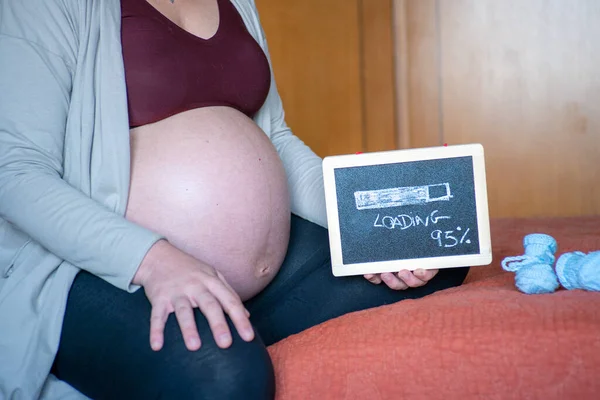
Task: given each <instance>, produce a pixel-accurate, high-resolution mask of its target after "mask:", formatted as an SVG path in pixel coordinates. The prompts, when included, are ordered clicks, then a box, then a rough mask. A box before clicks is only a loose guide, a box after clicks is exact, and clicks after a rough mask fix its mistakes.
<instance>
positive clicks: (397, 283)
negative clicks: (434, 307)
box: [365, 269, 439, 290]
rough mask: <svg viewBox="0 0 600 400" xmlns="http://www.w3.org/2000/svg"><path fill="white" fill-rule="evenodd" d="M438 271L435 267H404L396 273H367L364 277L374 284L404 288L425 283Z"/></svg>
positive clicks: (398, 288)
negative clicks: (407, 268)
mask: <svg viewBox="0 0 600 400" xmlns="http://www.w3.org/2000/svg"><path fill="white" fill-rule="evenodd" d="M438 271H439V270H437V269H417V270H415V271H412V272H411V271H408V270H406V269H404V270H402V271H400V272H397V273H392V272H384V273H382V274H368V275H365V279H366V280H368V281H369V282H371V283H373V284H375V285H379V284H380V283H381V282H384V283H385V284H386V285H388V286H389V287H390V288H391V289H394V290H405V289H408V288H416V287H420V286H423V285H425V284H426V283H427V282H429V281H430V280H431V279H432V278H433V277H434V276H435V275H436V274H437V273H438Z"/></svg>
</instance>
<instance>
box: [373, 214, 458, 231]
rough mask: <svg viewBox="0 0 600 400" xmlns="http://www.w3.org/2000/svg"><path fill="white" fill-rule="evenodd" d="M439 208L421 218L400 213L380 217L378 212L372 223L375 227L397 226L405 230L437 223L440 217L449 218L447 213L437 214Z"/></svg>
mask: <svg viewBox="0 0 600 400" xmlns="http://www.w3.org/2000/svg"><path fill="white" fill-rule="evenodd" d="M438 213H439V210H434V211H432V212H431V213H430V214H429V215H427V216H426V217H425V219H423V218H421V217H420V216H419V215H415V216H412V215H409V214H402V215H397V216H395V217H391V216H387V215H386V216H384V217H380V215H379V214H377V217H375V223H374V224H373V226H374V227H377V228H387V229H396V228H399V229H400V230H405V229H408V228H411V227H416V226H419V225H422V226H425V227H427V226H429V224H430V223H432V224H437V223H438V221H439V220H441V219H450V217H449V216H447V215H438Z"/></svg>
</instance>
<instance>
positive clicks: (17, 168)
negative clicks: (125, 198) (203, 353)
mask: <svg viewBox="0 0 600 400" xmlns="http://www.w3.org/2000/svg"><path fill="white" fill-rule="evenodd" d="M26 3H27V2H26ZM1 4H2V6H6V4H7V3H1ZM12 4H17V3H16V2H15V3H12ZM0 11H4V10H0ZM12 11H14V10H12ZM27 17H31V14H29V15H27ZM0 22H2V21H0ZM29 23H31V22H29ZM0 26H2V24H0ZM6 26H7V25H4V26H3V27H2V30H1V31H0V60H2V61H1V62H0V93H1V95H0V217H1V218H3V219H4V220H6V221H8V222H9V223H10V224H12V225H13V226H14V227H16V228H17V229H18V230H20V231H22V232H25V233H26V234H27V235H29V236H30V237H31V238H32V239H33V240H35V241H37V242H38V243H39V244H41V245H42V246H43V247H44V248H46V249H47V250H48V251H50V252H51V253H53V254H54V255H56V256H58V257H60V258H61V259H63V260H66V261H68V262H70V263H71V264H73V265H75V266H76V267H78V268H81V269H85V270H88V271H89V272H91V273H93V274H95V275H97V276H99V277H101V278H103V279H105V280H106V281H108V282H109V283H111V284H113V285H115V286H117V287H119V288H121V289H124V290H128V291H134V290H136V289H137V288H138V287H137V286H134V285H131V280H132V278H133V276H134V275H135V272H136V271H137V268H138V267H139V264H140V263H141V261H142V259H143V257H144V256H145V254H146V252H147V251H148V249H149V248H150V247H151V246H152V245H153V244H154V243H155V242H156V241H157V240H159V239H160V236H159V235H157V234H156V233H153V232H151V231H148V230H146V229H144V228H142V227H140V226H137V225H135V224H133V223H131V222H130V221H127V220H126V219H125V218H124V217H123V216H121V215H119V214H117V213H115V212H113V211H112V210H109V209H108V208H107V207H105V206H103V205H102V204H101V203H99V202H97V201H96V200H93V199H92V198H90V196H88V195H86V194H84V192H83V191H81V190H79V189H78V188H75V187H73V186H71V185H70V184H69V183H67V182H66V181H65V180H64V179H62V175H63V152H64V151H65V149H64V139H65V130H66V123H67V115H68V110H69V104H70V94H71V89H72V78H73V68H74V65H73V64H74V62H73V63H71V61H72V60H71V59H70V58H69V55H68V54H57V53H56V52H55V51H52V50H49V48H52V47H51V46H49V47H46V46H42V45H40V44H39V43H35V42H32V41H31V40H28V39H25V38H23V37H16V36H13V35H11V34H10V33H12V32H10V30H9V31H8V33H7V29H6ZM51 34H52V32H48V35H49V37H51ZM49 41H50V45H52V44H53V43H52V42H51V41H52V39H49Z"/></svg>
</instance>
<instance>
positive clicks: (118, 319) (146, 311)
mask: <svg viewBox="0 0 600 400" xmlns="http://www.w3.org/2000/svg"><path fill="white" fill-rule="evenodd" d="M467 272H468V268H452V269H442V270H440V272H439V273H438V274H437V275H436V277H435V278H433V279H432V280H431V281H430V282H429V283H427V284H426V285H425V286H423V287H420V288H415V289H408V290H404V291H394V290H391V289H389V288H388V287H387V286H385V284H383V283H382V284H380V285H373V284H372V283H370V282H368V281H367V280H365V279H364V278H363V277H361V276H353V277H345V278H336V277H334V276H333V275H332V273H331V266H330V259H329V242H328V236H327V231H326V230H325V229H323V228H321V227H319V226H318V225H315V224H312V223H310V222H307V221H306V220H303V219H301V218H298V217H296V216H293V217H292V231H291V237H290V245H289V249H288V253H287V256H286V259H285V261H284V263H283V266H282V267H281V270H280V271H279V273H278V275H277V276H276V278H275V279H274V280H273V282H272V283H271V284H270V285H269V286H268V287H267V288H266V289H265V290H264V291H263V292H261V293H260V294H259V295H257V296H256V297H254V298H253V299H251V300H250V301H248V302H246V307H247V308H248V310H249V311H250V313H251V314H252V316H251V321H252V324H253V325H254V328H255V331H256V333H257V337H256V339H255V340H254V341H252V342H250V343H247V342H244V341H243V340H242V339H241V338H240V337H239V336H237V332H236V331H235V328H234V327H233V325H232V324H231V321H230V320H228V322H229V325H230V328H231V330H232V333H233V337H234V340H233V344H232V346H231V347H230V348H228V349H225V350H223V349H220V348H218V347H217V345H216V344H215V342H214V340H213V338H212V334H211V331H210V328H209V326H208V323H207V321H206V319H205V318H204V316H203V315H202V314H201V313H200V312H199V311H198V310H197V309H196V310H195V315H196V322H197V324H198V328H199V332H200V336H201V338H202V347H201V348H200V350H198V351H196V352H190V351H188V350H187V349H186V348H185V345H184V342H183V338H182V336H181V332H180V330H179V325H178V324H177V321H176V319H175V317H174V315H173V314H171V316H170V317H169V319H168V321H167V325H166V328H165V343H164V348H163V349H162V350H161V351H159V352H154V351H152V350H151V349H150V345H149V327H150V310H151V307H150V303H149V302H148V300H147V298H146V296H145V294H144V291H143V289H140V290H138V291H137V292H136V293H133V294H130V293H127V292H125V291H123V290H120V289H117V288H115V287H114V286H112V285H110V284H108V283H106V282H105V281H104V280H102V279H100V278H98V277H96V276H94V275H91V274H89V273H87V272H80V273H79V274H78V275H77V277H76V279H75V282H74V283H73V287H72V288H71V291H70V293H69V300H68V303H67V310H66V313H65V319H64V322H63V331H62V336H61V340H60V347H59V350H58V354H57V356H56V360H55V363H54V366H53V373H54V374H55V375H56V376H57V377H58V378H60V379H62V380H64V381H66V382H68V383H70V384H71V385H72V386H73V387H75V388H76V389H78V390H79V391H80V392H82V393H83V394H85V395H87V396H88V397H91V398H92V399H97V400H100V399H127V400H133V399H144V400H147V399H271V398H273V397H274V393H275V380H274V375H273V366H272V364H271V360H270V358H269V354H268V352H267V350H266V346H269V345H271V344H273V343H275V342H277V341H279V340H281V339H283V338H285V337H287V336H289V335H291V334H294V333H298V332H301V331H303V330H304V329H307V328H309V327H311V326H314V325H316V324H319V323H321V322H323V321H326V320H329V319H331V318H335V317H337V316H340V315H343V314H346V313H348V312H352V311H357V310H363V309H366V308H371V307H376V306H380V305H384V304H390V303H394V302H397V301H400V300H403V299H408V298H418V297H422V296H425V295H428V294H430V293H433V292H435V291H438V290H442V289H446V288H449V287H453V286H458V285H460V284H461V283H462V282H463V280H464V278H465V277H466V275H467Z"/></svg>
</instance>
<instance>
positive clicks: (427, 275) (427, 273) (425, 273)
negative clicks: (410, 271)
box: [414, 269, 440, 282]
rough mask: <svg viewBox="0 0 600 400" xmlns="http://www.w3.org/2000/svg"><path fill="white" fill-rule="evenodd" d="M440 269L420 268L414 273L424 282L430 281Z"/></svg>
mask: <svg viewBox="0 0 600 400" xmlns="http://www.w3.org/2000/svg"><path fill="white" fill-rule="evenodd" d="M439 271H440V270H439V269H418V270H416V271H415V272H414V275H415V276H416V277H417V278H419V279H420V280H422V281H424V282H429V281H430V280H432V279H433V277H434V276H436V275H437V273H438V272H439Z"/></svg>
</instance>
